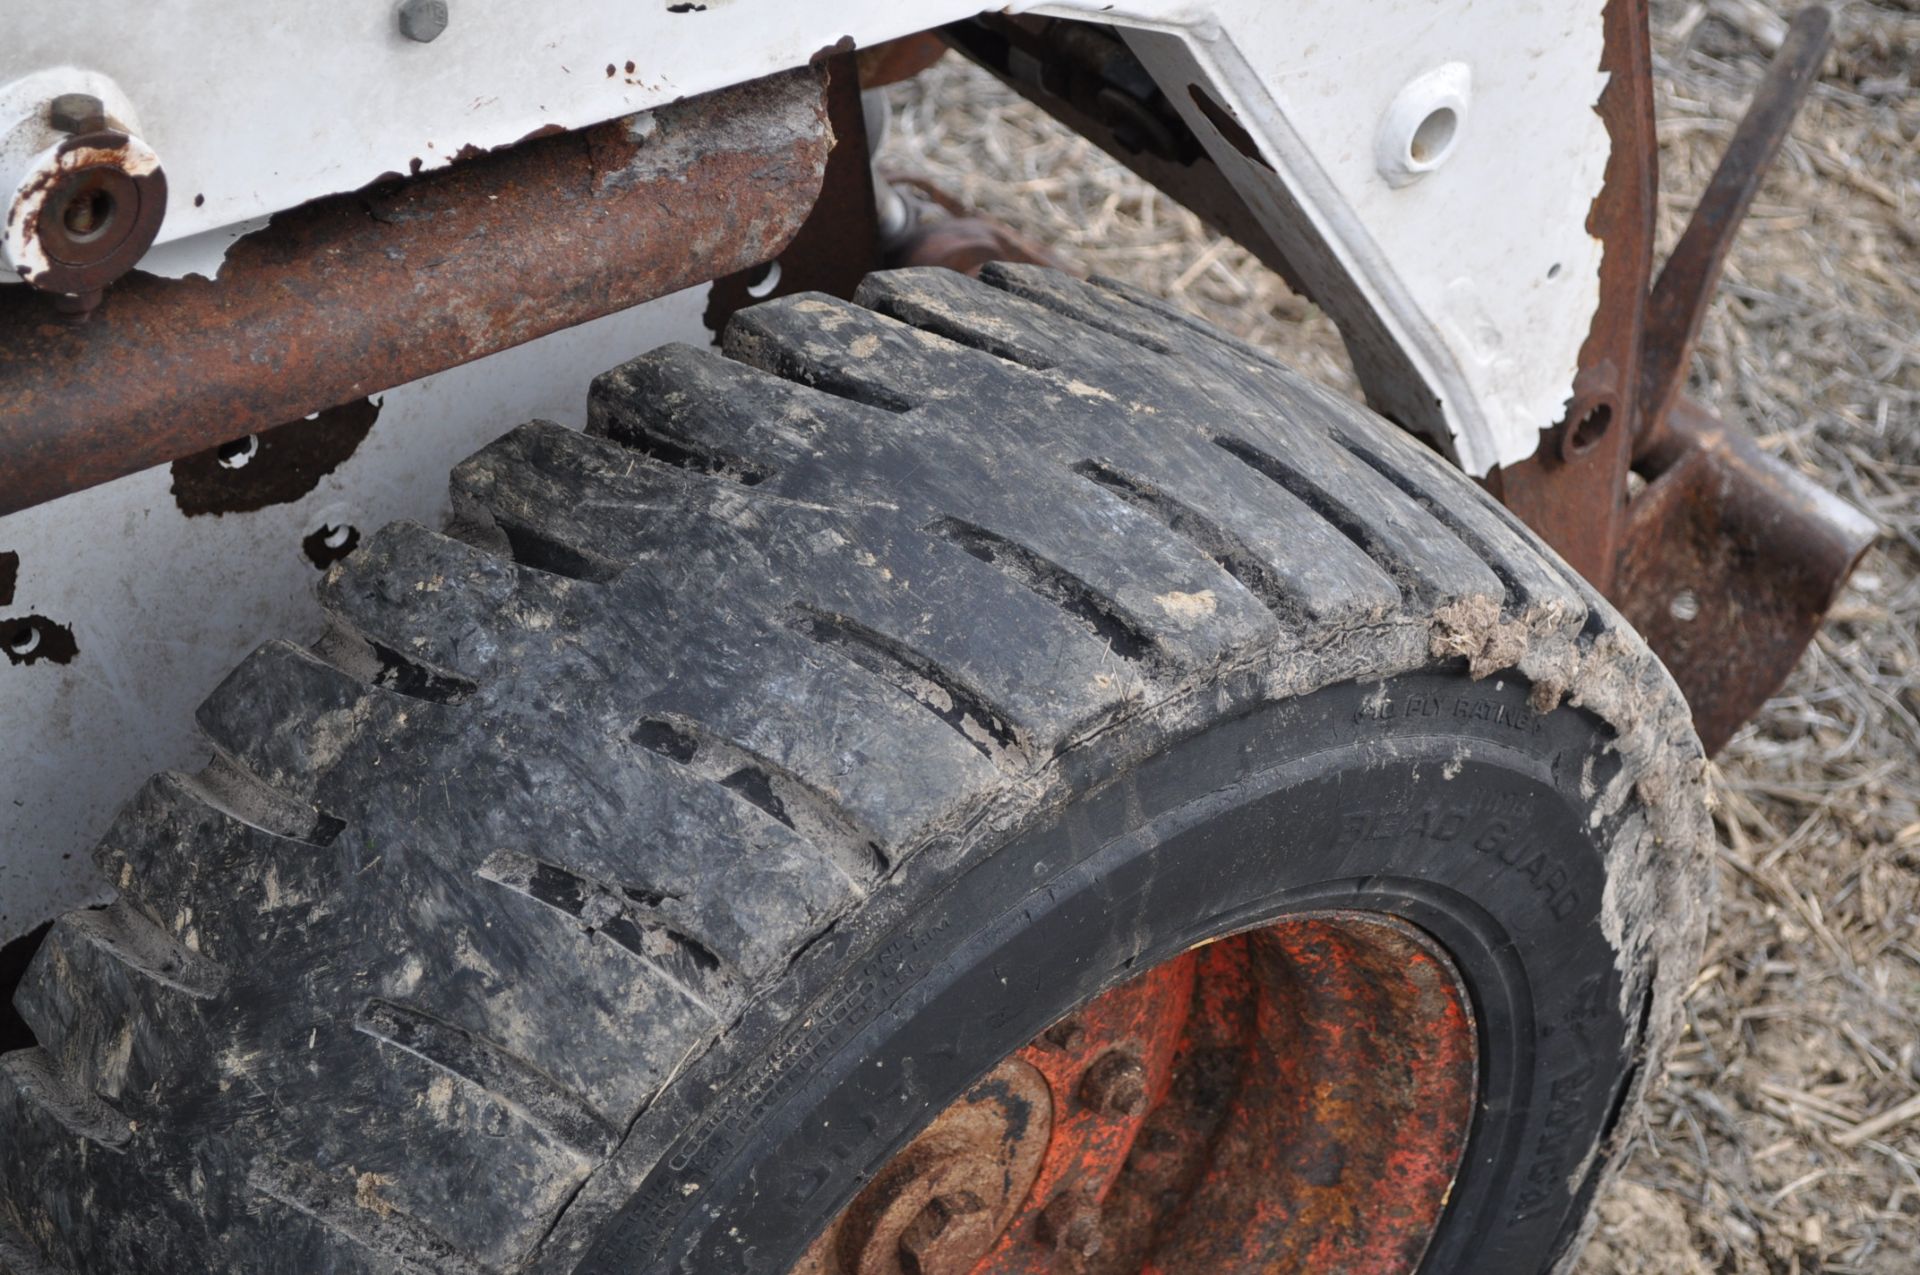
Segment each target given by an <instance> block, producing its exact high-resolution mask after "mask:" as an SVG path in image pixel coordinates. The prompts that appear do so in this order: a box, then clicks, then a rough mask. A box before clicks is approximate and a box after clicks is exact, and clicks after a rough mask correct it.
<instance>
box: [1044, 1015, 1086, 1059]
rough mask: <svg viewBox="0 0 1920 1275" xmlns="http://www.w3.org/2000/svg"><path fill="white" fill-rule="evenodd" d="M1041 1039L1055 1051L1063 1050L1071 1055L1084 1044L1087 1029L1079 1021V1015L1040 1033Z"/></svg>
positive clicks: (1065, 1019) (1064, 1019) (1061, 1021)
mask: <svg viewBox="0 0 1920 1275" xmlns="http://www.w3.org/2000/svg"><path fill="white" fill-rule="evenodd" d="M1041 1039H1043V1040H1045V1041H1046V1042H1047V1043H1048V1044H1049V1045H1052V1046H1053V1047H1054V1048H1055V1049H1064V1050H1066V1051H1067V1052H1068V1053H1072V1052H1073V1051H1074V1050H1076V1049H1078V1048H1080V1046H1081V1045H1083V1044H1085V1043H1086V1040H1087V1027H1086V1024H1085V1023H1082V1022H1081V1021H1080V1017H1079V1015H1077V1014H1076V1015H1074V1016H1073V1017H1071V1018H1063V1019H1061V1020H1060V1021H1059V1022H1057V1023H1055V1024H1054V1025H1053V1026H1051V1027H1049V1028H1047V1030H1046V1031H1044V1032H1042V1033H1041Z"/></svg>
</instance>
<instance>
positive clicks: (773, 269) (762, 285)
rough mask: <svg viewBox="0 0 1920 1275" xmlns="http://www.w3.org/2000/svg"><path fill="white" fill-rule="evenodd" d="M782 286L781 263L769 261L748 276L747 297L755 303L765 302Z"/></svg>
mask: <svg viewBox="0 0 1920 1275" xmlns="http://www.w3.org/2000/svg"><path fill="white" fill-rule="evenodd" d="M779 286H780V263H779V262H777V261H769V262H768V263H767V264H766V265H764V266H761V267H760V268H759V269H757V270H755V271H754V272H753V273H752V274H750V275H748V276H747V295H748V296H750V297H752V298H753V299H754V300H755V301H761V300H765V299H766V298H767V297H770V296H772V295H773V290H774V289H775V288H777V287H779Z"/></svg>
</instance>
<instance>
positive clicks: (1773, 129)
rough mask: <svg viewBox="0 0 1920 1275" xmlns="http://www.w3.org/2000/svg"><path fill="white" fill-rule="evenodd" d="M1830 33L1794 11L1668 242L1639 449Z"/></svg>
mask: <svg viewBox="0 0 1920 1275" xmlns="http://www.w3.org/2000/svg"><path fill="white" fill-rule="evenodd" d="M1832 40H1833V15H1832V14H1831V13H1830V12H1828V11H1827V9H1826V8H1824V7H1823V6H1820V5H1815V6H1813V7H1811V8H1806V9H1802V10H1801V11H1800V12H1799V13H1797V14H1795V15H1794V18H1793V22H1792V24H1791V25H1789V26H1788V28H1787V37H1786V40H1785V41H1784V42H1782V44H1781V45H1780V52H1779V53H1778V54H1777V55H1776V56H1775V57H1774V59H1773V63H1772V65H1770V66H1769V67H1768V68H1767V74H1766V78H1765V79H1764V80H1762V81H1761V83H1760V89H1759V91H1758V92H1756V93H1755V94H1754V95H1753V101H1752V102H1751V103H1749V104H1748V106H1747V112H1746V114H1745V115H1743V116H1742V117H1741V119H1740V126H1739V127H1738V128H1737V129H1735V130H1734V134H1733V140H1732V141H1730V142H1728V143H1727V150H1726V154H1724V155H1722V156H1721V157H1720V165H1719V167H1717V168H1715V169H1714V170H1713V178H1712V180H1711V181H1709V182H1708V183H1707V189H1706V193H1705V194H1704V195H1702V196H1701V197H1700V203H1699V204H1698V205H1697V206H1696V207H1695V208H1694V210H1693V217H1692V219H1691V220H1689V221H1688V222H1687V228H1686V230H1685V231H1684V232H1682V233H1681V235H1680V241H1679V242H1678V243H1677V244H1675V245H1674V248H1673V254H1672V255H1671V256H1669V257H1668V258H1667V264H1666V266H1665V267H1664V268H1662V269H1661V271H1660V278H1659V279H1658V280H1657V281H1656V282H1655V283H1654V285H1653V291H1652V293H1651V295H1650V296H1649V297H1648V299H1647V329H1646V354H1645V356H1644V358H1643V360H1642V363H1641V370H1640V386H1639V394H1640V424H1641V426H1642V428H1643V432H1644V434H1645V435H1646V437H1645V439H1643V441H1642V444H1641V448H1640V450H1645V448H1646V447H1647V446H1650V445H1654V438H1655V436H1656V435H1657V434H1658V433H1659V431H1660V429H1661V427H1662V426H1663V425H1664V424H1665V422H1666V419H1667V413H1668V409H1670V408H1671V407H1672V406H1673V404H1674V402H1675V400H1676V399H1678V398H1679V396H1680V392H1681V391H1682V390H1683V389H1684V388H1685V387H1686V383H1687V369H1688V367H1689V365H1690V364H1691V363H1692V361H1693V346H1694V342H1695V341H1696V340H1697V339H1698V338H1699V336H1700V325H1701V323H1702V322H1703V321H1704V320H1705V319H1706V315H1707V307H1708V306H1709V305H1710V304H1711V303H1712V301H1713V294H1714V290H1715V289H1716V288H1717V287H1718V286H1719V283H1720V270H1721V267H1722V266H1723V265H1724V264H1725V263H1726V259H1727V252H1728V250H1729V249H1731V248H1732V247H1733V238H1734V235H1735V233H1737V232H1738V231H1739V229H1740V223H1741V222H1742V221H1744V220H1745V219H1746V216H1747V209H1748V207H1749V206H1750V205H1752V203H1753V197H1754V195H1755V194H1756V193H1758V191H1759V189H1760V183H1761V182H1762V181H1763V180H1764V179H1765V178H1766V175H1767V169H1768V168H1769V167H1771V166H1772V164H1773V159H1774V156H1775V155H1777V154H1778V153H1779V151H1780V144H1781V143H1782V142H1784V141H1785V140H1786V137H1787V130H1788V129H1789V128H1791V127H1792V126H1793V120H1794V116H1796V115H1798V114H1799V112H1800V104H1801V103H1802V102H1804V101H1805V100H1806V96H1807V92H1808V91H1809V90H1810V89H1811V88H1812V87H1813V83H1814V80H1815V79H1816V78H1817V77H1818V76H1819V73H1820V64H1821V62H1822V61H1824V60H1825V58H1826V56H1827V47H1828V45H1829V44H1831V43H1832Z"/></svg>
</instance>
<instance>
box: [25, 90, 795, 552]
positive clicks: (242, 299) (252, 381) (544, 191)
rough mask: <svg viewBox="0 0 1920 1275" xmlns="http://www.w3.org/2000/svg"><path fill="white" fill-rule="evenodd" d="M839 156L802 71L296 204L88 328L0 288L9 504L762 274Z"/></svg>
mask: <svg viewBox="0 0 1920 1275" xmlns="http://www.w3.org/2000/svg"><path fill="white" fill-rule="evenodd" d="M831 145H832V136H831V132H830V129H829V126H828V123H827V119H826V114H825V110H824V106H823V94H822V87H821V84H820V81H819V78H818V76H817V75H816V73H814V72H812V71H805V70H803V71H795V72H791V73H787V74H783V75H780V76H774V77H770V78H769V79H766V80H760V81H756V82H754V83H751V84H747V85H742V86H740V87H738V88H732V89H727V90H724V91H722V92H719V93H714V94H710V95H707V96H705V97H701V98H696V99H693V100H690V101H687V102H682V103H678V104H675V105H674V106H671V107H665V108H662V109H661V110H659V111H657V112H655V113H654V114H653V116H652V119H651V127H650V128H649V127H647V125H646V121H645V120H644V118H636V119H635V120H632V121H627V120H618V121H613V122H611V123H608V124H603V125H599V126H596V127H594V128H591V129H587V130H584V131H582V132H579V133H571V134H566V135H562V136H557V137H550V138H545V139H542V140H538V141H533V142H528V143H525V144H523V145H520V146H516V147H513V148H510V149H508V150H504V151H500V152H496V153H493V154H489V155H486V156H484V157H481V158H478V159H474V160H471V161H469V162H463V163H459V164H455V165H454V166H452V167H451V168H447V169H443V170H441V171H438V172H435V173H432V174H429V175H426V176H423V177H420V178H417V179H414V180H411V181H406V182H402V183H400V184H398V185H389V186H385V187H372V188H369V189H367V190H365V191H362V192H357V193H354V194H348V195H340V196H335V197H333V198H330V199H326V200H321V201H318V202H316V203H314V204H310V205H308V206H306V207H303V208H299V209H295V210H293V211H291V212H288V213H283V214H281V215H280V216H278V217H276V218H275V219H274V221H273V223H272V225H271V226H269V227H268V228H267V229H265V230H263V231H261V232H259V233H257V234H255V235H250V236H248V237H247V238H245V239H242V240H241V241H240V242H238V243H237V244H235V245H234V247H233V249H232V251H231V252H230V254H229V255H228V258H227V261H226V264H225V266H224V268H223V269H222V270H221V272H220V276H219V278H218V280H217V281H212V282H209V281H207V280H203V279H181V280H171V279H160V278H154V277H151V276H147V275H142V274H137V273H136V274H135V275H132V276H129V277H128V278H126V279H124V280H122V281H121V282H120V284H119V285H118V286H116V287H115V288H114V289H113V291H112V293H111V294H110V296H109V297H108V299H107V301H106V304H104V305H103V306H102V307H101V308H100V310H99V311H98V312H97V313H96V314H95V315H94V318H93V321H92V322H91V323H89V324H88V325H87V326H86V327H84V328H73V327H69V326H63V325H61V324H60V323H58V322H57V321H55V320H54V319H53V318H52V317H51V316H49V315H48V314H47V313H46V310H45V307H44V306H42V305H39V304H35V301H36V299H35V298H33V297H30V296H25V295H17V294H18V293H24V292H25V290H24V289H20V290H15V292H16V295H9V296H0V385H4V386H5V387H6V393H5V395H4V396H0V473H5V474H6V476H7V482H6V484H5V486H4V489H0V514H4V513H10V512H12V511H14V510H16V509H23V508H26V507H28V506H31V505H35V504H38V503H40V502H42V501H45V500H49V499H52V498H54V497H56V496H60V495H64V494H65V493H67V492H72V491H78V490H80V489H82V488H85V487H89V486H92V485H94V484H96V483H101V482H105V481H107V480H109V479H112V478H117V477H119V476H121V475H123V474H129V473H133V472H135V471H137V470H140V469H144V468H146V467H148V466H150V465H154V464H157V463H160V462H164V461H168V460H172V459H175V458H177V457H180V456H184V455H188V454H190V453H193V452H197V451H200V450H202V449H204V448H207V447H210V446H213V445H215V444H218V443H220V442H222V441H224V440H227V439H230V438H234V437H236V436H239V435H244V434H247V433H249V432H254V431H257V430H261V429H264V428H267V427H270V426H273V425H277V424H279V423H281V422H283V421H288V420H293V419H296V418H298V417H301V416H303V415H305V414H306V413H308V412H312V411H315V410H317V409H323V408H327V407H331V406H334V405H336V404H339V403H345V402H349V401H351V400H354V399H360V398H364V397H366V396H367V395H368V394H370V393H373V392H376V391H379V390H382V389H386V388H389V387H391V386H394V385H398V384H401V383H403V382H406V381H411V380H414V379H416V378H418V377H421V376H424V375H426V374H428V373H431V372H436V371H440V370H443V369H445V368H448V367H453V366H457V365H459V364H462V363H466V362H469V361H471V360H473V359H477V358H481V357H483V356H485V355H488V354H492V353H494V352H496V351H499V350H504V349H507V348H509V347H511V346H515V345H519V344H522V343H524V342H526V341H531V340H533V339H534V338H536V337H540V336H544V335H546V334H547V333H550V332H554V331H557V330H559V329H561V328H565V327H570V326H572V325H574V324H578V323H583V322H585V321H587V320H589V319H594V318H598V317H600V316H601V315H605V314H611V313H613V312H614V311H617V310H622V309H625V308H627V307H629V306H633V305H637V304H639V303H640V302H643V301H647V300H650V299H652V298H654V297H658V296H662V295H664V294H666V293H668V292H671V291H674V290H675V289H678V288H683V287H687V286H690V285H692V284H696V283H699V282H701V281H703V280H707V279H711V278H714V277H715V276H717V275H722V274H725V273H727V272H728V271H731V270H735V269H738V268H739V267H741V266H744V265H747V264H749V263H752V262H756V261H765V260H767V259H768V258H770V257H772V256H774V255H775V254H776V253H777V252H779V251H780V249H781V248H782V246H783V245H784V244H785V243H786V242H787V240H788V238H789V237H790V236H791V235H792V234H793V232H794V231H795V229H796V228H797V227H798V226H799V225H800V223H801V221H802V219H803V218H804V217H805V215H806V213H807V211H808V209H809V208H811V206H812V204H813V201H814V198H815V196H816V194H817V193H818V191H819V189H820V183H821V179H822V173H823V171H824V167H825V164H826V159H827V153H828V151H829V149H830V147H831Z"/></svg>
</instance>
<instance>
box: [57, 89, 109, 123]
mask: <svg viewBox="0 0 1920 1275" xmlns="http://www.w3.org/2000/svg"><path fill="white" fill-rule="evenodd" d="M47 123H49V124H51V125H53V127H55V128H57V129H59V130H60V131H61V132H63V133H97V132H99V131H100V130H101V129H103V128H105V127H106V126H107V105H106V103H105V102H102V101H101V100H100V99H99V98H97V97H95V96H94V95H93V94H91V93H62V94H61V95H60V96H59V97H56V98H54V99H53V101H51V102H49V103H47Z"/></svg>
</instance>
